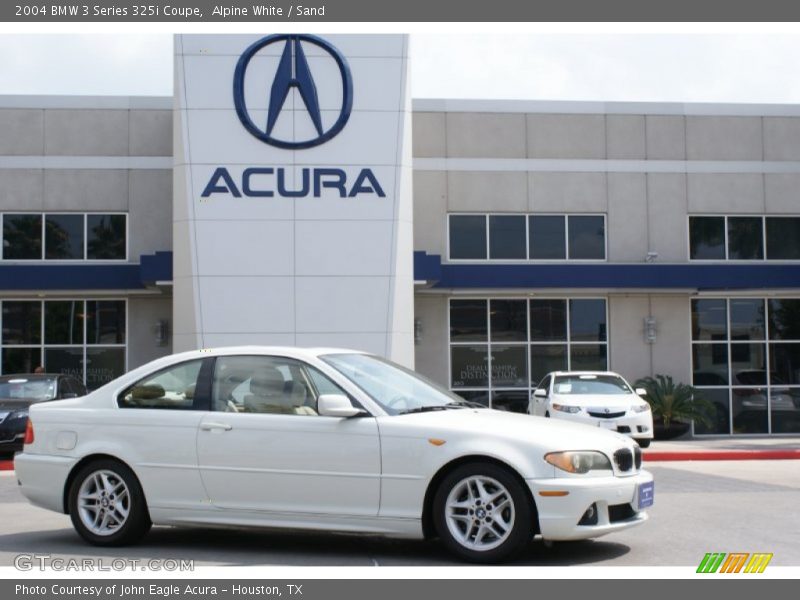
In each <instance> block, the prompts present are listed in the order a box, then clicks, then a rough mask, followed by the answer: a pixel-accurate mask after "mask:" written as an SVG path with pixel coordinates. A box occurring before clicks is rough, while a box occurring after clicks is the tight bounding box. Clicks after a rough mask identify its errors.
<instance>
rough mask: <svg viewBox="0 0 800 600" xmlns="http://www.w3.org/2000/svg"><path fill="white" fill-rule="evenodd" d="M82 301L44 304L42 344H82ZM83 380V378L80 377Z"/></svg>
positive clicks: (48, 302)
mask: <svg viewBox="0 0 800 600" xmlns="http://www.w3.org/2000/svg"><path fill="white" fill-rule="evenodd" d="M83 311H84V306H83V301H80V300H73V301H65V302H61V301H57V302H51V301H47V302H45V303H44V343H45V344H82V343H83V319H84V312H83ZM80 379H83V376H81V377H80Z"/></svg>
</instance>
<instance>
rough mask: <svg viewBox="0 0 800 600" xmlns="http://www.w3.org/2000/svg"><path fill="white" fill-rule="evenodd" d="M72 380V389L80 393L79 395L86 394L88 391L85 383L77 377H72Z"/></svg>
mask: <svg viewBox="0 0 800 600" xmlns="http://www.w3.org/2000/svg"><path fill="white" fill-rule="evenodd" d="M70 381H71V382H72V391H73V392H75V393H76V394H78V396H85V395H86V394H87V393H88V392H87V391H86V386H85V385H83V384H82V383H81V382H80V381H78V380H77V379H70Z"/></svg>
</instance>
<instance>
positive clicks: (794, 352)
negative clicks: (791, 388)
mask: <svg viewBox="0 0 800 600" xmlns="http://www.w3.org/2000/svg"><path fill="white" fill-rule="evenodd" d="M769 354H770V356H769V361H770V376H771V377H772V378H774V379H777V382H778V383H780V384H789V385H800V343H786V342H782V343H772V344H770V345H769ZM774 383H775V382H774V381H773V384H774Z"/></svg>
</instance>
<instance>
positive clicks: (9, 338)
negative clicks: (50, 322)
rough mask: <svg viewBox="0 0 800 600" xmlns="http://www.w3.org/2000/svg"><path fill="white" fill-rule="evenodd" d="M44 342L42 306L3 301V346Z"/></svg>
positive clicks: (38, 303)
mask: <svg viewBox="0 0 800 600" xmlns="http://www.w3.org/2000/svg"><path fill="white" fill-rule="evenodd" d="M41 341H42V304H41V302H30V301H11V300H4V301H3V345H6V344H14V345H24V344H39V343H41Z"/></svg>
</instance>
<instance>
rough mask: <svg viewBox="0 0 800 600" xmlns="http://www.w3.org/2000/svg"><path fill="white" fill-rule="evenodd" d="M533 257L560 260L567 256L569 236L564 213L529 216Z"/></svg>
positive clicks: (529, 233) (529, 232)
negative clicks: (567, 236) (567, 235)
mask: <svg viewBox="0 0 800 600" xmlns="http://www.w3.org/2000/svg"><path fill="white" fill-rule="evenodd" d="M528 219H529V221H528V235H529V238H530V240H529V244H530V252H531V258H538V259H540V260H559V259H565V258H567V250H566V249H567V238H566V233H565V231H566V230H565V226H564V223H565V220H564V216H563V215H552V216H551V215H533V216H530V217H528Z"/></svg>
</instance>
